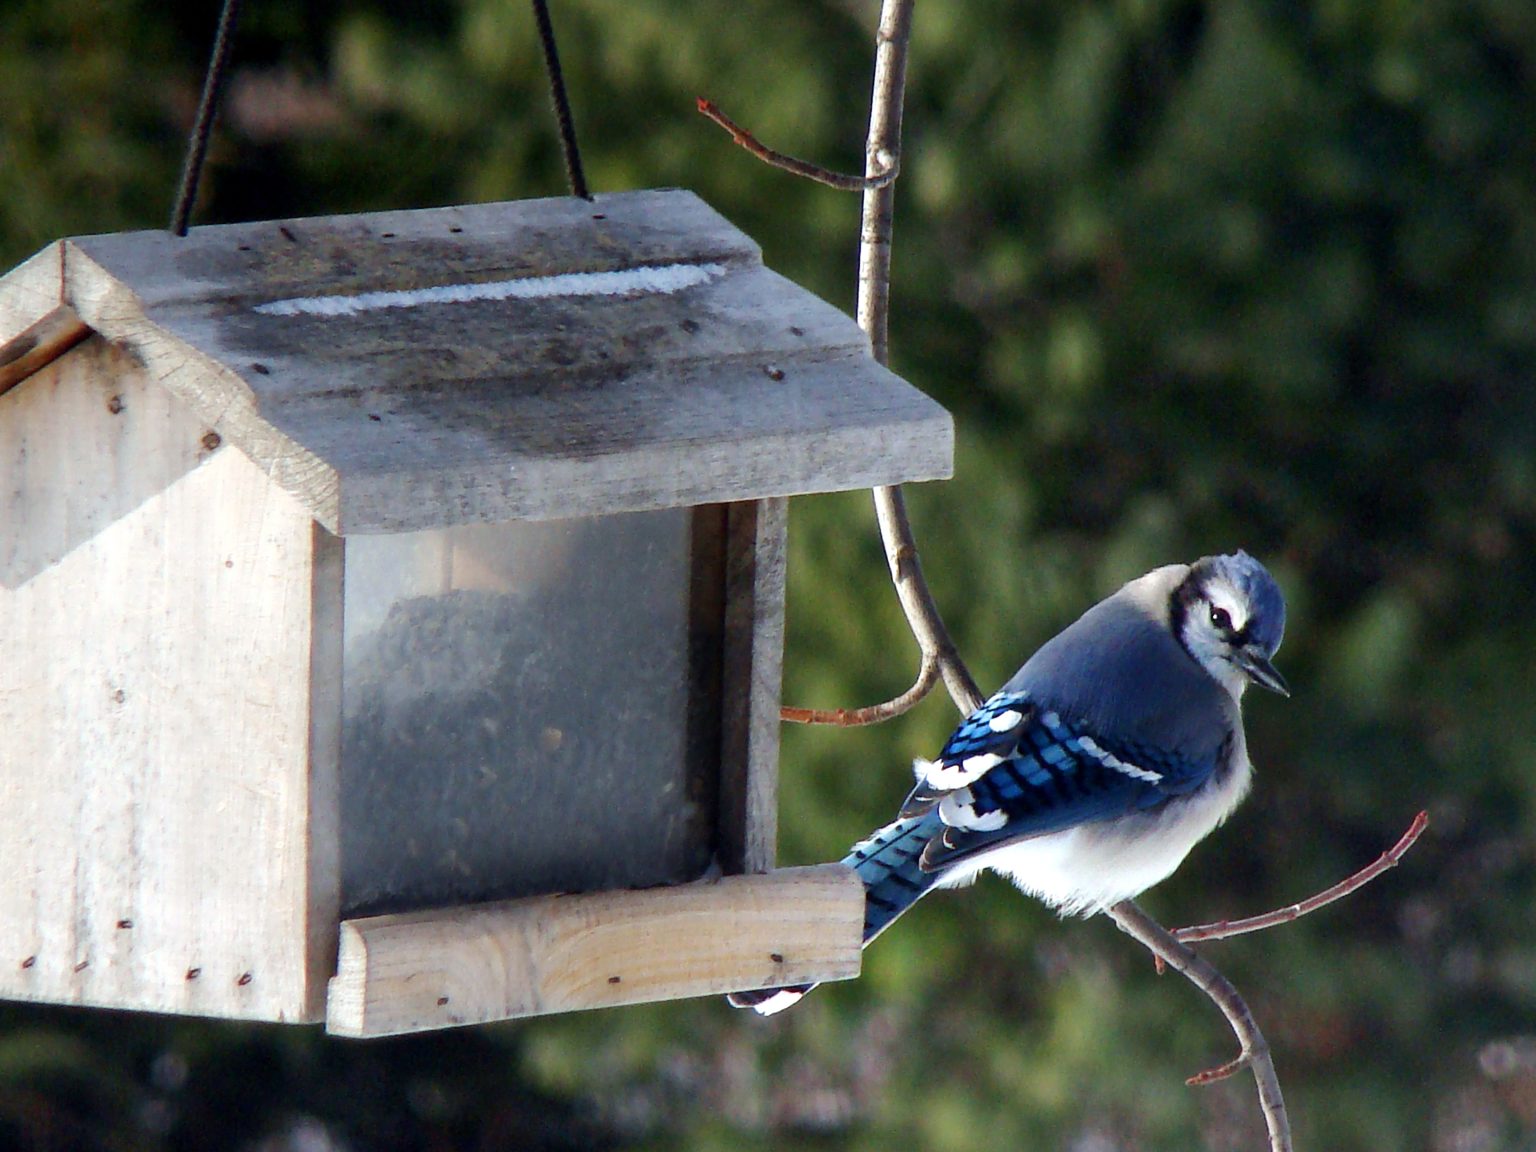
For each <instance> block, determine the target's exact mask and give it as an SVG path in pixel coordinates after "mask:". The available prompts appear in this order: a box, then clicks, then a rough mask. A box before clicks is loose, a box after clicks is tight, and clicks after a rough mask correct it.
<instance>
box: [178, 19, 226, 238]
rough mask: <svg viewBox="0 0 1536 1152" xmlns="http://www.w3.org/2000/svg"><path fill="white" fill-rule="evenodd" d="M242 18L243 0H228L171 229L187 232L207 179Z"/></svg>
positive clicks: (215, 39)
mask: <svg viewBox="0 0 1536 1152" xmlns="http://www.w3.org/2000/svg"><path fill="white" fill-rule="evenodd" d="M239 21H240V0H224V8H223V11H222V12H221V13H220V15H219V30H218V32H216V33H215V34H214V37H213V51H212V52H211V53H210V54H209V56H208V71H207V73H206V74H205V75H204V77H203V95H202V98H201V99H200V100H199V101H198V103H197V116H196V118H195V119H193V121H192V131H191V132H190V133H188V135H187V155H186V158H185V159H184V160H183V161H182V165H181V182H180V184H178V186H177V188H176V201H175V203H174V204H172V205H171V223H170V229H171V232H172V233H173V234H175V235H177V236H185V235H186V234H187V226H188V224H189V223H190V222H191V220H192V207H193V205H194V204H195V203H196V202H197V186H198V184H200V183H201V182H202V179H203V160H204V159H205V158H206V157H207V155H208V138H209V137H210V136H211V135H212V134H213V121H214V118H215V117H216V116H218V113H219V98H220V97H221V96H222V95H223V94H224V76H225V73H226V72H228V70H229V53H230V49H231V48H233V47H234V43H235V27H236V25H237V24H238V23H239Z"/></svg>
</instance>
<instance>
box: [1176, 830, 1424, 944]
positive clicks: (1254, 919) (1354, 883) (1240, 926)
mask: <svg viewBox="0 0 1536 1152" xmlns="http://www.w3.org/2000/svg"><path fill="white" fill-rule="evenodd" d="M1428 827H1429V813H1428V812H1420V813H1419V814H1418V815H1417V816H1415V817H1414V818H1413V823H1412V824H1410V825H1408V830H1407V831H1406V832H1404V833H1403V835H1402V838H1401V839H1399V840H1398V842H1397V843H1396V844H1394V845H1393V846H1392V847H1391V848H1389V849H1387V850H1386V851H1385V852H1383V853H1382V854H1381V856H1380V857H1378V858H1377V859H1376V860H1375V862H1373V863H1371V864H1367V865H1366V866H1365V867H1364V868H1362V869H1360V871H1358V872H1356V873H1355V874H1354V875H1353V876H1350V877H1348V878H1347V879H1344V880H1340V881H1339V882H1338V883H1337V884H1335V885H1334V886H1333V887H1332V888H1326V889H1324V890H1323V891H1321V892H1319V893H1318V894H1317V895H1316V896H1310V897H1308V898H1307V899H1305V900H1302V901H1301V902H1300V903H1297V904H1288V905H1286V907H1284V908H1276V909H1275V910H1274V911H1273V912H1265V913H1264V914H1263V915H1261V916H1248V917H1245V918H1244V919H1242V920H1217V921H1215V922H1214V923H1211V924H1196V925H1194V926H1193V927H1190V928H1179V929H1176V930H1175V931H1174V933H1173V935H1174V938H1175V939H1177V940H1179V941H1181V942H1183V943H1185V944H1189V943H1193V942H1194V941H1196V940H1225V939H1227V938H1228V937H1229V936H1241V935H1243V934H1244V933H1245V932H1259V931H1262V930H1263V929H1265V928H1273V927H1275V925H1277V924H1289V923H1290V922H1291V921H1293V920H1299V919H1300V918H1301V917H1303V916H1305V915H1306V914H1307V913H1308V912H1316V911H1317V910H1318V909H1319V908H1322V907H1324V906H1325V905H1328V904H1332V903H1333V902H1334V901H1335V900H1339V899H1341V898H1343V897H1345V896H1348V895H1349V894H1350V893H1351V892H1353V891H1355V890H1356V889H1357V888H1362V887H1364V886H1365V885H1366V884H1369V883H1370V882H1371V881H1372V880H1374V879H1376V877H1378V876H1380V875H1381V874H1382V873H1383V872H1386V871H1388V870H1390V869H1392V868H1396V867H1397V865H1398V862H1399V861H1400V860H1402V858H1403V857H1404V856H1405V855H1406V854H1407V852H1408V849H1410V848H1412V847H1413V845H1414V843H1415V842H1416V841H1417V840H1418V838H1419V837H1420V836H1422V835H1423V834H1424V829H1426V828H1428Z"/></svg>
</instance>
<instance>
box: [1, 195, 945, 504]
mask: <svg viewBox="0 0 1536 1152" xmlns="http://www.w3.org/2000/svg"><path fill="white" fill-rule="evenodd" d="M63 265H64V286H63V292H64V298H65V299H66V300H67V301H68V302H69V304H70V305H71V306H73V307H74V309H75V310H76V311H77V312H78V314H79V315H80V317H81V319H82V320H84V321H85V322H86V323H87V324H89V325H90V326H91V327H92V328H93V329H95V330H96V331H98V332H101V333H102V334H103V335H105V336H107V337H108V338H109V339H111V340H114V341H118V342H121V343H123V344H124V345H125V346H127V347H131V348H132V349H133V350H134V353H135V354H136V355H137V356H138V357H139V358H140V359H141V360H142V361H143V362H144V363H145V365H146V366H147V367H148V369H149V371H150V373H151V375H152V376H153V377H154V378H155V379H157V380H159V381H160V382H161V383H162V384H164V386H165V387H166V388H168V389H170V390H171V391H172V392H173V393H174V394H176V395H177V396H178V397H180V398H181V399H182V400H183V401H184V402H185V403H186V404H187V405H188V406H189V407H190V408H191V409H192V411H193V412H195V413H197V414H198V416H199V418H200V419H202V420H204V421H205V422H207V423H208V424H209V425H210V427H213V428H215V429H217V430H218V431H219V432H220V434H221V435H223V436H224V437H225V438H226V439H227V440H228V441H229V442H231V443H233V444H235V445H237V446H238V447H239V448H241V449H242V450H243V451H244V452H245V453H246V454H247V455H249V456H250V457H251V458H252V460H254V461H255V462H256V463H257V464H258V465H260V466H261V467H262V468H264V469H266V470H267V471H268V472H269V473H270V474H271V475H272V476H273V477H274V479H276V480H277V482H278V483H280V484H282V485H283V486H284V487H286V488H287V489H288V490H289V491H291V492H293V493H295V494H296V495H297V496H298V497H299V498H300V499H301V500H302V501H303V502H304V503H305V504H306V505H307V506H308V507H309V508H310V510H311V512H312V513H313V514H314V516H315V517H316V519H318V520H319V521H320V522H321V523H322V524H324V525H325V526H326V527H327V528H329V529H330V530H332V531H334V532H339V533H342V534H346V533H352V532H380V531H405V530H411V529H419V528H433V527H442V526H446V525H451V524H458V523H469V522H476V521H500V520H508V519H523V518H531V519H555V518H562V517H571V516H585V515H595V514H600V513H604V512H616V511H641V510H646V509H652V508H660V507H667V506H674V505H679V504H705V503H718V502H727V501H733V500H744V499H755V498H758V497H762V496H769V495H774V496H777V495H791V494H795V493H801V492H813V491H828V490H834V489H841V488H852V487H868V486H872V485H876V484H890V483H897V482H904V481H915V480H925V479H934V478H938V477H942V476H947V475H949V473H950V470H951V466H952V439H953V429H952V425H951V422H950V419H949V416H948V414H947V413H945V412H944V411H943V410H942V409H941V408H940V407H939V406H938V405H936V404H934V403H933V402H932V401H931V400H929V399H928V398H927V397H925V396H923V395H922V394H921V393H920V392H918V391H917V390H916V389H914V388H912V387H910V386H909V385H908V384H906V383H905V382H903V381H902V380H900V379H899V378H898V377H896V376H894V375H892V374H891V373H889V372H888V371H886V370H885V369H883V368H881V367H879V366H878V365H876V364H875V363H874V361H873V360H872V359H871V358H870V357H869V355H868V351H867V342H866V340H865V338H864V336H863V334H862V333H861V332H860V331H859V330H858V328H857V327H856V326H855V325H854V324H853V322H852V321H851V320H849V318H848V317H847V316H845V315H843V314H842V313H841V312H839V311H838V310H837V309H835V308H832V307H831V306H830V305H828V304H826V303H824V302H823V301H821V300H818V299H817V298H815V297H814V296H812V295H811V294H809V293H807V292H804V291H803V290H801V289H799V288H797V287H795V286H794V285H793V284H791V283H790V282H788V281H787V280H785V279H783V278H782V277H780V276H777V275H776V274H774V273H773V272H771V271H769V270H768V269H766V268H764V267H763V266H762V264H761V260H760V254H759V251H758V248H757V245H756V244H754V243H753V242H752V241H751V240H750V239H749V238H747V237H746V236H744V235H743V234H742V233H740V232H739V231H738V230H736V229H735V228H733V227H731V225H730V224H729V223H728V222H727V221H725V220H724V219H723V218H722V217H720V216H719V215H718V214H717V213H715V212H713V211H712V210H711V209H709V208H708V207H707V206H706V205H704V204H703V202H702V201H700V200H699V199H698V198H697V197H695V196H693V195H692V194H691V193H686V192H679V191H664V192H640V193H626V194H621V195H615V196H604V197H599V198H598V200H597V201H596V202H595V203H593V204H589V203H586V202H583V201H577V200H573V199H572V198H570V197H561V198H559V199H554V200H543V201H528V202H522V203H513V204H493V205H477V206H472V207H465V208H449V209H432V210H427V211H420V212H392V213H382V214H374V215H367V216H349V217H329V218H323V219H314V220H295V221H287V222H267V223H258V224H237V225H221V226H216V227H209V228H196V229H193V230H192V231H191V233H190V234H189V235H188V236H187V237H184V238H177V237H174V236H171V235H170V234H168V233H165V232H158V231H156V232H142V233H131V234H126V235H118V236H98V237H84V238H80V239H76V240H70V241H67V242H65V247H64V256H63ZM647 268H654V269H661V270H662V272H663V273H664V274H665V275H674V274H675V275H679V276H683V277H684V279H685V281H686V283H684V281H678V282H676V283H674V284H673V285H672V286H671V287H666V286H665V285H664V286H662V287H660V288H655V289H654V290H653V289H651V288H631V289H625V290H612V291H607V290H592V289H590V288H579V289H578V288H571V287H570V286H571V285H573V284H591V283H607V281H603V280H601V278H602V277H604V276H624V275H629V274H631V273H633V272H634V271H635V270H636V269H647ZM690 275H691V276H693V277H694V280H692V281H687V280H686V277H687V276H690ZM573 276H574V277H577V278H578V279H575V280H573V279H572V277H573ZM580 277H598V278H599V279H598V280H597V281H588V280H580V279H579V278H580ZM4 283H5V282H4V281H0V291H3V286H4ZM509 284H511V285H515V286H516V285H521V286H526V285H528V284H534V285H544V286H546V287H548V286H549V285H555V286H556V290H551V292H550V293H548V294H545V295H536V296H534V297H531V298H468V299H458V300H452V301H450V300H448V299H447V298H445V297H443V296H441V295H438V296H433V295H432V293H434V292H440V291H443V290H450V289H451V290H454V291H458V290H464V291H471V290H475V291H479V290H485V289H487V287H488V286H489V287H493V288H494V287H495V286H497V285H501V286H506V285H509ZM678 284H684V286H681V287H679V286H678ZM559 285H565V286H566V287H564V288H561V287H559ZM542 290H543V289H540V291H542ZM380 293H384V294H394V295H392V296H388V297H387V299H388V301H389V302H388V303H387V304H382V305H379V306H374V307H368V308H362V309H360V310H358V311H356V312H353V313H345V314H335V315H322V314H313V313H306V312H303V311H298V312H292V313H283V314H279V313H274V312H273V311H272V308H273V306H274V305H277V304H279V303H280V302H283V301H287V302H288V303H289V304H292V303H293V302H295V301H300V302H303V301H310V302H313V300H314V299H315V298H319V297H323V298H325V299H327V300H331V301H334V300H337V299H342V300H351V301H356V300H359V299H365V298H371V299H374V300H375V301H376V302H377V300H379V299H382V298H381V297H378V295H377V294H380ZM369 294H373V295H372V296H370V295H369ZM401 294H415V295H410V296H404V295H401ZM471 294H472V293H471ZM349 307H350V305H349Z"/></svg>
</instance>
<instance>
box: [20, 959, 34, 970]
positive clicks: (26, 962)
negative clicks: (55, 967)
mask: <svg viewBox="0 0 1536 1152" xmlns="http://www.w3.org/2000/svg"><path fill="white" fill-rule="evenodd" d="M21 966H22V967H23V968H35V967H36V966H37V957H36V956H28V957H27V958H26V959H25V960H23V961H22V962H21Z"/></svg>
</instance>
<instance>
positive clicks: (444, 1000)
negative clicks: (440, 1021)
mask: <svg viewBox="0 0 1536 1152" xmlns="http://www.w3.org/2000/svg"><path fill="white" fill-rule="evenodd" d="M447 1003H448V997H446V996H439V997H438V998H437V1006H438V1007H439V1008H441V1007H442V1006H443V1005H444V1004H447Z"/></svg>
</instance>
